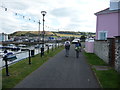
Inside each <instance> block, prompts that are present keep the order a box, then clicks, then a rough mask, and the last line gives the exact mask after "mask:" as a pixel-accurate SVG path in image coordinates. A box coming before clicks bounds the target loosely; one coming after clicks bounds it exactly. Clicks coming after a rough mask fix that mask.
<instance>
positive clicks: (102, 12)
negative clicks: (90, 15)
mask: <svg viewBox="0 0 120 90" xmlns="http://www.w3.org/2000/svg"><path fill="white" fill-rule="evenodd" d="M118 12H120V9H118V10H110V9H109V8H106V9H104V10H102V11H99V12H97V13H95V15H100V14H109V13H118Z"/></svg>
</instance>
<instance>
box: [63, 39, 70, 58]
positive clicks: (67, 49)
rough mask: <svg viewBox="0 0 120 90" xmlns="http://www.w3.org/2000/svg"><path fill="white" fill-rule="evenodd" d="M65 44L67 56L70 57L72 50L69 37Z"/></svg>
mask: <svg viewBox="0 0 120 90" xmlns="http://www.w3.org/2000/svg"><path fill="white" fill-rule="evenodd" d="M64 46H65V51H66V52H65V56H66V57H68V56H69V50H70V41H69V39H67V40H66V41H65V44H64Z"/></svg>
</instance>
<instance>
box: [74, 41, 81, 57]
mask: <svg viewBox="0 0 120 90" xmlns="http://www.w3.org/2000/svg"><path fill="white" fill-rule="evenodd" d="M75 51H76V58H79V52H81V43H80V41H79V40H78V42H77V43H76V44H75Z"/></svg>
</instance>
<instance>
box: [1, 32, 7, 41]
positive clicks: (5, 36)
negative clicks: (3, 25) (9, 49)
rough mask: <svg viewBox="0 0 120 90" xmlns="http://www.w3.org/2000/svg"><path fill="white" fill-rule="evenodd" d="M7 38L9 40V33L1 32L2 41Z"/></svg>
mask: <svg viewBox="0 0 120 90" xmlns="http://www.w3.org/2000/svg"><path fill="white" fill-rule="evenodd" d="M7 40H8V35H7V34H5V33H0V42H2V41H7Z"/></svg>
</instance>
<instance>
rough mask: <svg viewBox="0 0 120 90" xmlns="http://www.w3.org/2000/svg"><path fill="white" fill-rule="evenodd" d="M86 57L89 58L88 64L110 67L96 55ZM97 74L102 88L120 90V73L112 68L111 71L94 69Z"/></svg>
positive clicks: (88, 54)
mask: <svg viewBox="0 0 120 90" xmlns="http://www.w3.org/2000/svg"><path fill="white" fill-rule="evenodd" d="M84 55H85V56H86V58H87V61H88V63H89V64H90V65H91V66H93V65H96V66H108V64H106V63H105V62H104V61H103V60H102V59H100V58H99V57H98V56H96V55H95V54H91V53H86V52H84ZM92 69H93V71H94V72H95V74H96V76H97V78H98V80H99V81H100V84H101V86H102V88H119V89H120V79H119V78H120V73H118V72H117V71H115V70H114V68H111V69H109V70H96V69H95V68H92Z"/></svg>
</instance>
